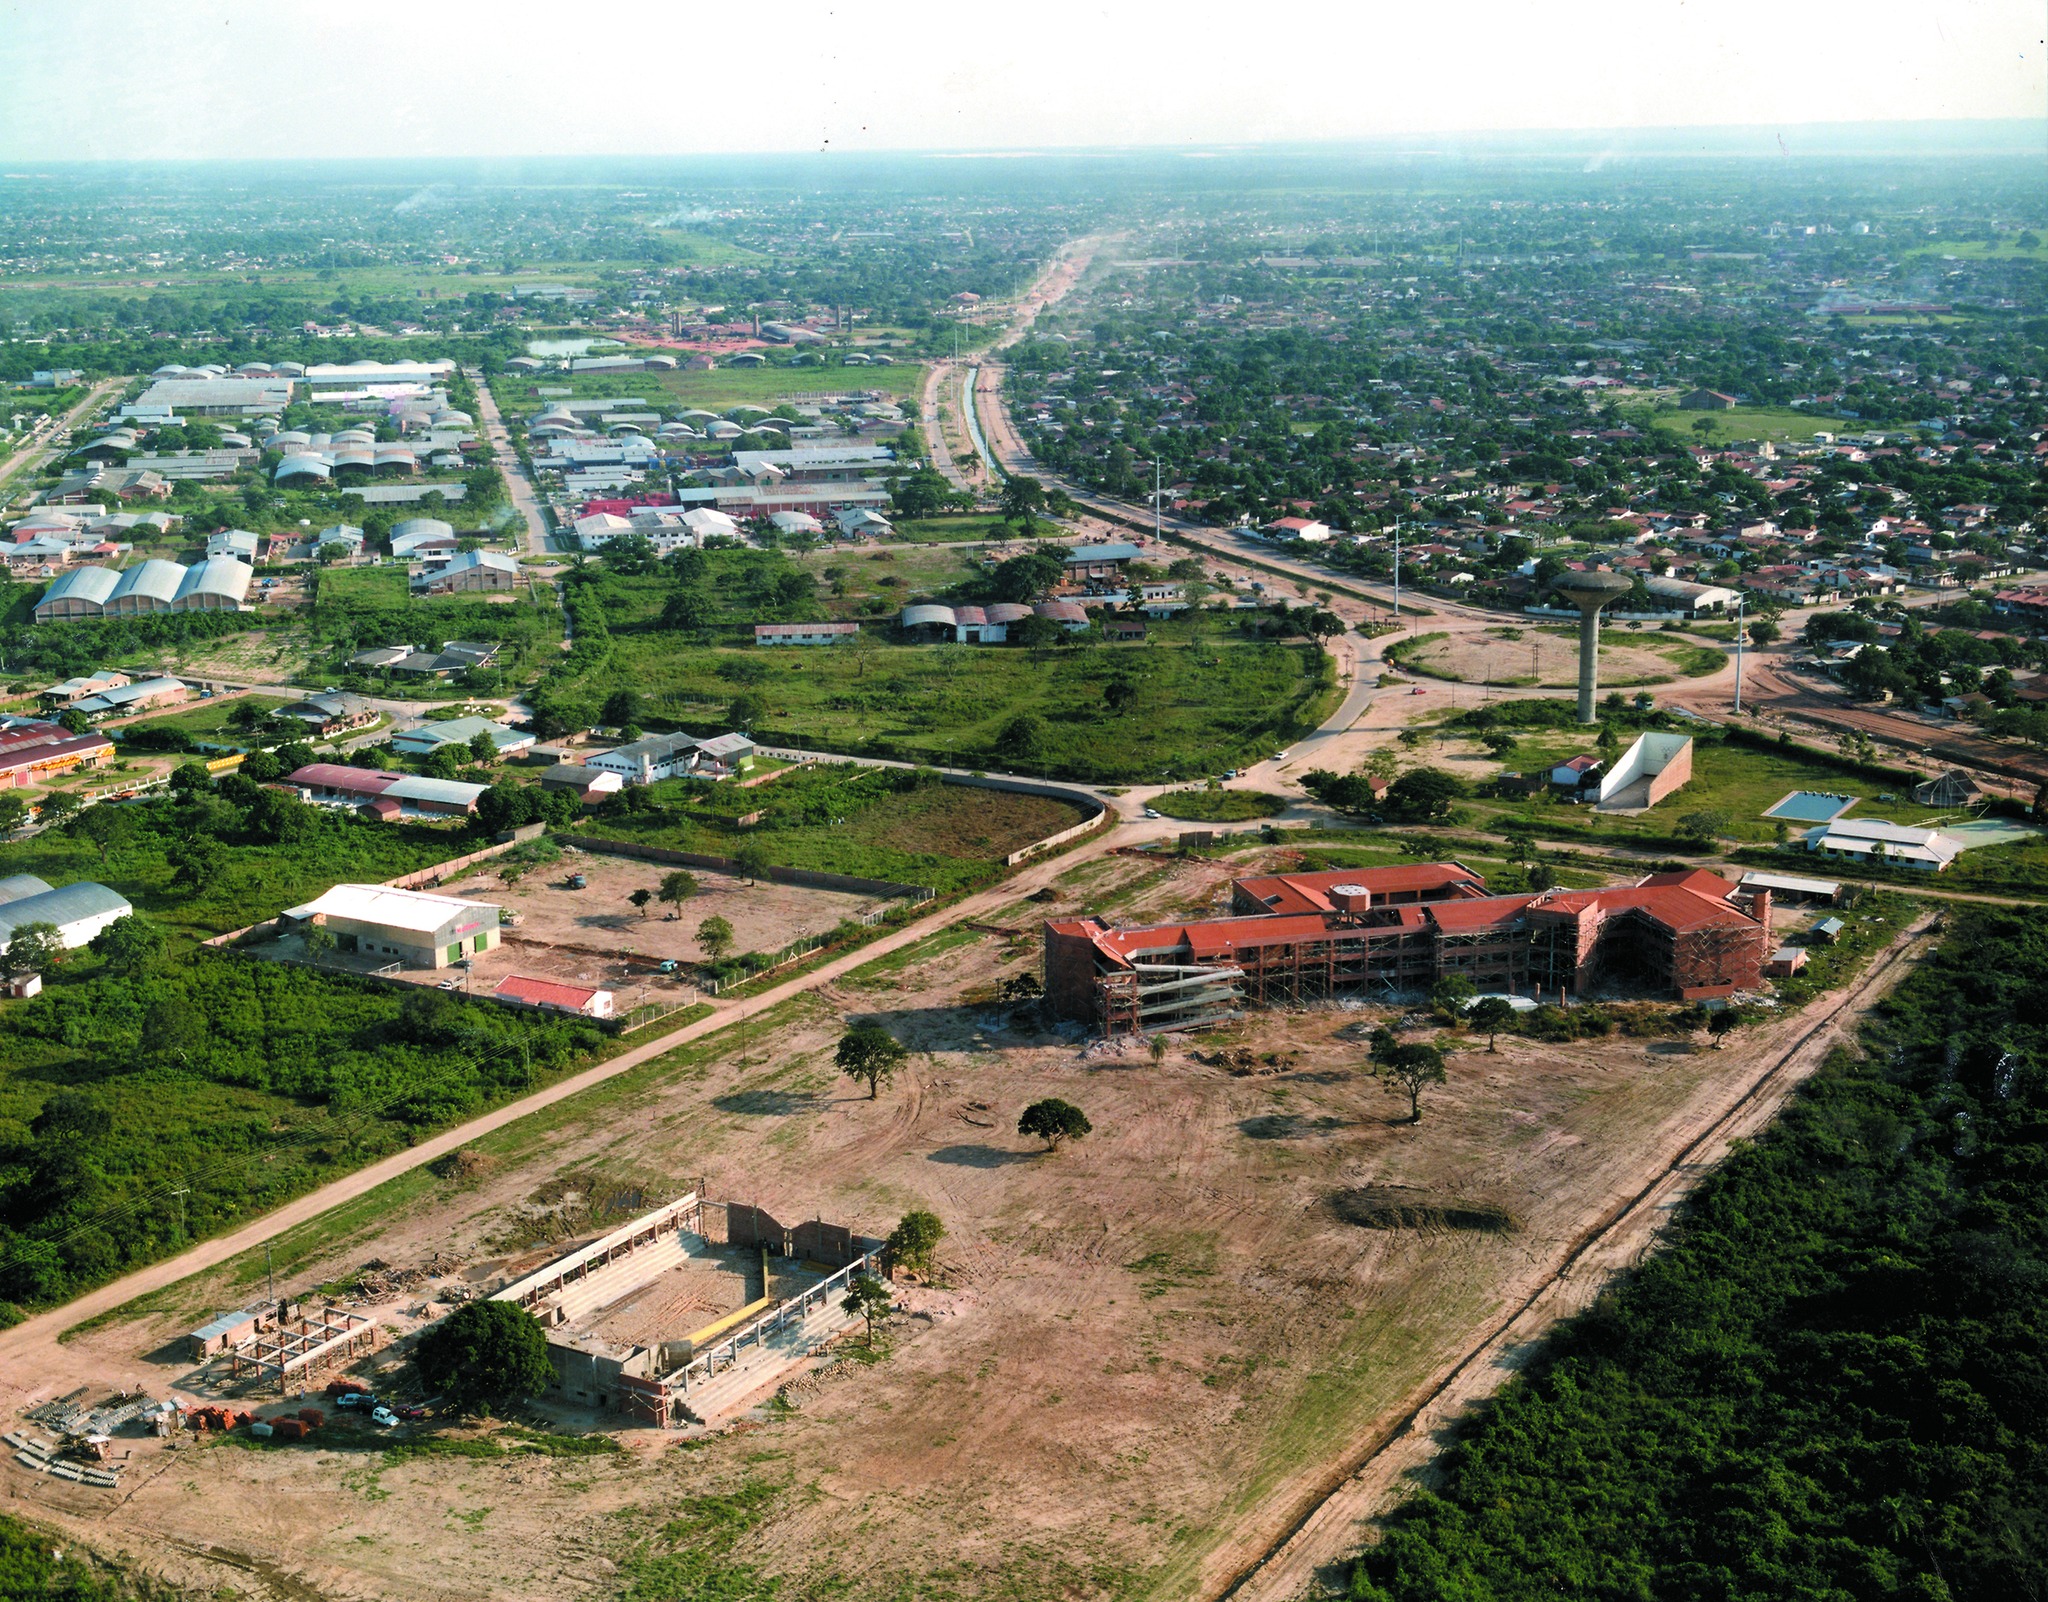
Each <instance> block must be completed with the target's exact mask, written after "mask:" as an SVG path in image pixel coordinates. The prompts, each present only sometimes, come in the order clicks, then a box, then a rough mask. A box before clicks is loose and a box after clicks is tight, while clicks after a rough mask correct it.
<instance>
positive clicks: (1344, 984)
mask: <svg viewBox="0 0 2048 1602" xmlns="http://www.w3.org/2000/svg"><path fill="white" fill-rule="evenodd" d="M1232 907H1233V910H1234V911H1236V912H1238V913H1240V914H1242V915H1240V916H1236V917H1230V918H1217V919H1206V920H1202V921H1199V922H1189V923H1173V924H1160V925H1152V926H1148V927H1142V928H1114V927H1112V926H1110V925H1109V924H1106V923H1104V922H1103V921H1102V920H1101V919H1099V918H1075V919H1065V920H1061V921H1058V922H1053V923H1048V924H1046V926H1045V994H1046V1003H1047V1006H1048V1007H1049V1008H1050V1010H1051V1011H1052V1012H1053V1013H1054V1014H1056V1015H1057V1016H1059V1017H1063V1018H1071V1019H1075V1020H1077V1021H1080V1022H1083V1023H1089V1024H1093V1025H1094V1026H1095V1027H1097V1028H1100V1029H1102V1030H1103V1031H1104V1032H1105V1033H1109V1034H1122V1033H1130V1032H1144V1031H1154V1030H1161V1029H1185V1028H1195V1027H1203V1026H1207V1025H1210V1024H1213V1023H1217V1022H1220V1021H1222V1020H1224V1019H1227V1018H1230V1017H1234V1016H1236V1015H1237V1014H1239V1013H1241V1012H1243V1011H1244V1010H1246V1009H1247V1008H1249V1007H1256V1006H1266V1005H1271V1004H1274V1003H1281V1004H1292V1003H1299V1002H1304V1001H1316V1000H1326V999H1330V998H1333V997H1338V996H1343V995H1357V996H1363V997H1369V998H1374V999H1382V1000H1388V1001H1391V1000H1393V999H1395V998H1397V997H1401V996H1410V995H1415V994H1418V993H1420V992H1423V991H1426V990H1427V989H1429V988H1430V986H1432V985H1433V984H1435V983H1436V982H1437V981H1438V980H1439V979H1442V978H1445V977H1447V976H1451V975H1458V976H1462V977H1464V978H1467V979H1469V980H1471V981H1472V983H1473V984H1474V985H1475V986H1476V987H1477V988H1478V989H1479V990H1480V991H1482V992H1488V991H1494V992H1509V993H1522V994H1528V995H1533V996H1537V997H1542V996H1551V997H1555V998H1558V999H1563V998H1565V997H1567V996H1577V995H1583V994H1585V993H1586V992H1587V991H1588V990H1590V989H1593V988H1596V987H1600V988H1605V987H1617V988H1625V989H1632V990H1639V991H1648V992H1650V993H1653V994H1658V993H1661V994H1664V995H1675V996H1677V997H1678V998H1680V999H1682V1000H1687V1001H1697V1000H1704V999H1707V998H1709V997H1718V996H1726V995H1730V994H1733V993H1734V992H1735V991H1738V990H1749V989H1754V988H1756V987H1757V986H1758V985H1759V984H1760V983H1761V982H1762V978H1763V967H1764V964H1765V962H1766V961H1767V960H1768V959H1769V956H1770V951H1771V946H1772V941H1771V934H1770V893H1769V892H1768V891H1767V890H1747V891H1745V890H1742V889H1739V888H1738V887H1737V886H1735V885H1733V884H1730V883H1728V882H1727V881H1726V880H1724V879H1721V878H1718V877H1716V876H1715V875H1713V874H1711V873H1707V872H1704V871H1698V870H1695V871H1692V872H1687V873H1660V874H1651V875H1649V876H1648V877H1647V878H1644V879H1640V880H1638V881H1636V882H1635V883H1634V884H1630V885H1617V886H1613V887H1611V888H1607V889H1601V890H1547V891H1543V892H1540V893H1538V894H1523V895H1506V896H1495V895H1488V894H1486V893H1485V887H1484V884H1483V883H1482V882H1481V880H1480V879H1479V877H1478V875H1476V874H1474V873H1472V872H1471V871H1470V870H1469V869H1466V868H1464V867H1463V866H1462V865H1460V864H1458V863H1430V864H1422V865H1418V866H1415V867H1397V868H1384V869H1371V868H1361V869H1349V870H1343V871H1339V872H1336V873H1320V874H1283V875H1278V876H1275V877H1271V878H1262V879H1242V880H1239V881H1237V883H1236V884H1235V885H1234V886H1233V887H1232Z"/></svg>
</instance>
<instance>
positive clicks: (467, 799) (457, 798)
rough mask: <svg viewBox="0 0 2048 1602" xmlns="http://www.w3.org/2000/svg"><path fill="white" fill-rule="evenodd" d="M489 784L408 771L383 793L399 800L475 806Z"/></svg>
mask: <svg viewBox="0 0 2048 1602" xmlns="http://www.w3.org/2000/svg"><path fill="white" fill-rule="evenodd" d="M488 788H489V786H488V785H482V784H465V783H464V782H463V781H462V780H460V779H429V778H423V777H422V776H420V775H419V774H414V773H408V774H406V775H404V776H403V777H402V778H398V779H394V780H393V781H392V783H391V784H390V785H389V786H387V787H386V788H385V790H384V791H383V792H382V793H383V794H385V795H387V796H390V797H392V798H393V799H395V800H399V801H434V802H438V803H440V804H442V805H445V806H461V807H473V806H475V805H476V798H477V797H478V796H480V795H482V794H483V793H484V791H485V790H486V789H488Z"/></svg>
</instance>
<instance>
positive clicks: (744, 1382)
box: [683, 1296, 858, 1424]
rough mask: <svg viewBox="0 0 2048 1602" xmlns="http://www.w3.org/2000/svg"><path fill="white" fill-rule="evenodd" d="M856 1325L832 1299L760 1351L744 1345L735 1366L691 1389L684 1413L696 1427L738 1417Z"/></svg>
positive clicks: (773, 1337) (759, 1347) (771, 1338)
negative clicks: (818, 1349) (815, 1351)
mask: <svg viewBox="0 0 2048 1602" xmlns="http://www.w3.org/2000/svg"><path fill="white" fill-rule="evenodd" d="M856 1322H858V1320H856V1319H853V1318H850V1317H848V1316H847V1315H846V1314H845V1313H843V1312H841V1311H840V1310H839V1298H838V1297H837V1296H834V1297H831V1298H830V1299H828V1300H827V1301H826V1302H825V1304H824V1305H823V1306H822V1307H816V1308H813V1309H812V1310H811V1312H810V1314H809V1315H808V1316H807V1317H805V1318H803V1319H801V1320H798V1321H795V1322H792V1323H790V1324H787V1325H785V1326H784V1327H783V1328H781V1329H779V1330H777V1331H776V1332H775V1333H774V1334H773V1335H771V1336H769V1337H768V1339H767V1340H766V1341H764V1342H762V1343H760V1344H759V1345H756V1344H755V1343H754V1342H752V1341H749V1342H748V1343H747V1345H746V1347H745V1348H744V1349H743V1350H742V1351H741V1353H740V1361H739V1366H738V1367H736V1368H731V1369H726V1370H723V1371H721V1372H720V1373H719V1374H718V1375H716V1376H715V1377H714V1378H712V1379H708V1380H706V1381H704V1383H702V1384H701V1385H692V1386H691V1387H690V1392H689V1394H688V1395H687V1396H685V1397H684V1398H683V1411H684V1412H685V1413H687V1414H688V1415H689V1416H690V1417H691V1418H693V1419H695V1420H696V1421H697V1422H698V1423H699V1424H715V1423H717V1422H718V1421H719V1420H721V1419H726V1418H730V1417H732V1416H733V1415H734V1414H736V1413H743V1412H745V1411H746V1410H747V1408H748V1407H749V1406H751V1405H753V1404H754V1403H756V1402H758V1401H759V1400H761V1398H762V1393H764V1392H765V1391H768V1390H769V1389H771V1388H772V1387H774V1386H776V1385H778V1384H780V1383H781V1382H782V1380H783V1379H784V1378H785V1377H786V1376H787V1375H788V1373H789V1371H790V1369H791V1368H792V1367H794V1366H795V1365H796V1364H797V1363H800V1362H802V1361H803V1359H804V1358H806V1357H808V1356H809V1355H810V1354H811V1352H812V1350H813V1349H814V1348H815V1347H817V1346H818V1345H819V1344H820V1343H821V1342H823V1341H825V1340H827V1339H829V1338H830V1337H831V1336H833V1335H836V1334H838V1333H839V1332H840V1331H841V1330H843V1329H845V1328H846V1327H847V1325H849V1324H852V1323H856Z"/></svg>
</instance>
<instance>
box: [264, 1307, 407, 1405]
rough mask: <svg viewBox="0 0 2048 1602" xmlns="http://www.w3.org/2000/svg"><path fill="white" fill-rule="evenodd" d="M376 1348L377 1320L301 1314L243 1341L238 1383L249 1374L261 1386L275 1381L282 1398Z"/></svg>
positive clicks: (333, 1310) (334, 1312)
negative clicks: (298, 1383)
mask: <svg viewBox="0 0 2048 1602" xmlns="http://www.w3.org/2000/svg"><path fill="white" fill-rule="evenodd" d="M376 1345H377V1321H376V1320H375V1319H373V1318H366V1317H364V1316H363V1315H362V1314H361V1313H349V1312H344V1311H343V1310H342V1309H341V1308H338V1307H326V1308H322V1309H321V1310H320V1311H319V1312H317V1313H301V1314H300V1315H299V1316H298V1317H297V1318H293V1319H287V1320H286V1321H285V1322H284V1323H282V1324H280V1325H279V1326H278V1327H277V1328H276V1329H274V1330H268V1331H265V1332H264V1333H263V1334H261V1335H257V1336H254V1337H252V1338H251V1339H249V1340H246V1341H244V1342H242V1344H241V1345H239V1346H237V1347H236V1348H235V1349H234V1353H233V1356H232V1363H233V1372H234V1376H235V1378H236V1379H240V1378H241V1377H242V1376H243V1375H244V1374H245V1373H247V1374H253V1375H255V1376H256V1378H257V1380H258V1381H259V1382H261V1381H262V1380H264V1379H267V1378H270V1377H272V1376H275V1378H276V1380H277V1393H278V1395H280V1396H282V1395H284V1394H285V1392H286V1391H287V1390H289V1389H290V1388H291V1382H292V1381H293V1380H294V1379H298V1380H305V1379H308V1378H310V1377H311V1376H312V1375H314V1374H316V1373H318V1372H319V1371H320V1370H321V1369H323V1368H326V1367H327V1366H328V1365H329V1364H331V1363H340V1362H346V1361H347V1360H348V1359H349V1358H351V1357H356V1356H358V1355H360V1354H361V1353H363V1352H368V1351H373V1350H375V1349H376Z"/></svg>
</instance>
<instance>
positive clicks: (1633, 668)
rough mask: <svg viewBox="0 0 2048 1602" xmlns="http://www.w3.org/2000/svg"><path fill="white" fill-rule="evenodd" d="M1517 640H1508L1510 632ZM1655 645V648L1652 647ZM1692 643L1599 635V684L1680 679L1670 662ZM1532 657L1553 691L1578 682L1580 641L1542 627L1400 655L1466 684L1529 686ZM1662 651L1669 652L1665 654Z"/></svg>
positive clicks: (1449, 641) (1454, 636) (1617, 632)
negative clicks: (1532, 652)
mask: <svg viewBox="0 0 2048 1602" xmlns="http://www.w3.org/2000/svg"><path fill="white" fill-rule="evenodd" d="M1511 632H1512V633H1514V634H1518V635H1520V636H1521V637H1520V638H1519V639H1511V638H1508V637H1507V636H1508V634H1509V633H1511ZM1653 642H1655V643H1653ZM1698 643H1699V642H1698V641H1696V640H1693V639H1690V638H1684V639H1681V638H1680V637H1679V636H1677V635H1664V634H1659V633H1656V632H1653V631H1651V630H1649V629H1647V628H1646V629H1645V630H1644V631H1643V632H1642V633H1641V634H1631V633H1629V632H1628V631H1627V630H1626V628H1604V629H1602V630H1601V631H1600V683H1601V685H1602V686H1603V687H1604V688H1607V689H1613V688H1615V687H1616V686H1619V685H1629V684H1664V683H1669V682H1670V681H1672V680H1674V679H1677V678H1679V677H1681V674H1680V671H1679V666H1678V663H1677V662H1675V661H1674V660H1673V659H1672V658H1673V656H1675V655H1678V654H1679V653H1680V652H1681V650H1682V649H1683V647H1685V646H1691V645H1697V644H1698ZM1532 650H1533V651H1534V652H1535V663H1536V667H1535V678H1536V680H1538V681H1540V682H1541V683H1542V684H1543V685H1544V686H1546V687H1548V688H1551V689H1570V688H1571V687H1572V686H1574V685H1576V684H1577V683H1578V682H1579V642H1578V637H1577V635H1576V633H1574V634H1573V636H1572V637H1571V638H1570V639H1566V638H1565V637H1564V636H1562V635H1558V634H1551V633H1547V632H1545V631H1544V630H1543V629H1540V628H1534V627H1531V628H1520V629H1515V630H1512V631H1508V630H1502V629H1487V630H1485V631H1483V632H1478V631H1473V632H1463V633H1451V634H1446V635H1444V636H1443V637H1442V638H1440V639H1435V640H1431V641H1430V642H1429V643H1428V644H1426V645H1420V646H1417V647H1415V648H1414V649H1413V650H1412V651H1410V652H1406V653H1404V659H1405V660H1407V661H1411V662H1413V663H1414V664H1415V665H1416V666H1417V667H1419V668H1427V669H1428V670H1429V671H1430V672H1431V673H1434V674H1440V675H1442V676H1444V677H1446V678H1453V679H1457V680H1459V681H1461V682H1463V683H1466V684H1484V683H1488V682H1492V681H1505V682H1507V683H1510V684H1528V683H1530V682H1531V678H1530V666H1529V664H1530V652H1531V651H1532ZM1665 652H1670V653H1672V654H1671V655H1666V654H1665Z"/></svg>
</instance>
